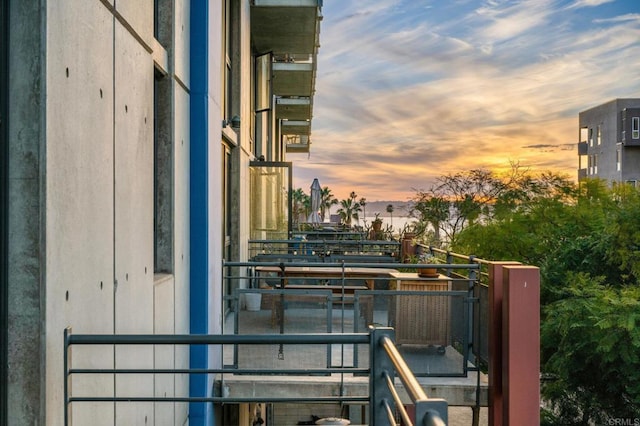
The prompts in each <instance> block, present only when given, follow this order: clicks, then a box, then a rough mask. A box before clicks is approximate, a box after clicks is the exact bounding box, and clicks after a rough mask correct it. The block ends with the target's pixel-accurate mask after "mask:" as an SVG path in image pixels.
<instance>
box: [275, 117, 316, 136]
mask: <svg viewBox="0 0 640 426" xmlns="http://www.w3.org/2000/svg"><path fill="white" fill-rule="evenodd" d="M310 133H311V122H310V121H302V120H299V121H298V120H296V121H293V120H289V121H283V122H282V134H283V135H309V134H310Z"/></svg>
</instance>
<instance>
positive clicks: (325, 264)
mask: <svg viewBox="0 0 640 426" xmlns="http://www.w3.org/2000/svg"><path fill="white" fill-rule="evenodd" d="M222 266H223V267H258V266H275V267H282V266H284V267H285V268H286V267H305V268H306V267H308V268H316V267H317V268H341V267H344V268H345V269H346V268H368V269H372V270H375V269H398V268H423V267H432V268H439V269H480V265H478V264H476V263H460V264H458V263H398V262H395V263H371V262H343V261H340V262H262V261H261V262H226V261H225V262H223V264H222Z"/></svg>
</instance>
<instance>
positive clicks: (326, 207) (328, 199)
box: [320, 186, 338, 222]
mask: <svg viewBox="0 0 640 426" xmlns="http://www.w3.org/2000/svg"><path fill="white" fill-rule="evenodd" d="M320 197H321V198H320V219H321V220H322V221H323V222H324V219H325V217H326V215H327V212H328V211H330V209H331V206H334V205H336V204H338V199H337V198H336V197H334V195H333V194H332V193H331V190H330V189H329V187H328V186H325V187H323V188H322V189H321V190H320Z"/></svg>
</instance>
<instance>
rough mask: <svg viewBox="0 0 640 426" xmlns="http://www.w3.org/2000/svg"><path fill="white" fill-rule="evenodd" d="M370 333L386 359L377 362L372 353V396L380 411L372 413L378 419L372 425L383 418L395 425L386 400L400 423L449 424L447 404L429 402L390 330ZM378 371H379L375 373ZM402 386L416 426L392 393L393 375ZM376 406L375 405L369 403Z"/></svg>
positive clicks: (437, 399)
mask: <svg viewBox="0 0 640 426" xmlns="http://www.w3.org/2000/svg"><path fill="white" fill-rule="evenodd" d="M372 333H373V334H374V335H377V336H379V337H377V338H376V341H377V343H378V345H379V346H380V347H381V348H382V350H383V353H384V354H385V355H386V357H379V356H378V358H376V355H377V353H376V352H373V361H374V362H373V365H374V366H373V369H374V371H373V373H372V377H373V379H372V383H373V385H372V388H373V391H372V392H371V393H372V394H375V396H376V397H378V398H380V399H381V404H380V405H381V407H380V409H379V412H376V411H375V410H372V411H373V413H374V414H375V415H377V417H376V418H375V420H374V424H376V422H378V421H382V419H383V418H386V419H387V420H389V421H390V423H391V424H395V422H394V421H393V418H392V414H393V411H392V410H391V405H390V404H389V400H390V399H391V400H393V401H394V403H395V407H396V410H397V411H398V413H399V414H400V416H401V417H402V421H403V423H405V424H407V425H409V426H413V425H414V424H415V425H424V426H431V425H435V426H438V425H446V422H447V421H448V407H447V402H446V401H445V400H444V399H440V398H429V397H428V396H427V394H426V393H425V391H424V390H423V389H422V387H421V386H420V383H418V380H417V379H416V377H415V376H414V374H413V372H412V371H411V369H410V368H409V366H408V365H407V363H406V362H405V360H404V358H403V357H402V355H401V354H400V352H399V351H398V349H397V348H396V346H395V344H394V342H393V340H392V337H393V334H394V331H393V329H391V328H376V329H372ZM378 370H382V371H380V372H378ZM394 371H395V373H396V374H397V376H398V378H399V379H400V381H401V382H402V384H403V385H404V388H405V390H406V392H407V395H408V396H409V399H410V400H411V402H412V403H413V404H414V406H415V423H414V422H413V421H412V420H411V418H410V416H409V414H408V413H407V410H406V408H405V406H404V404H403V403H402V400H401V398H400V395H399V394H398V392H397V390H396V389H395V384H394V380H393V376H392V374H393V372H394ZM372 403H374V404H375V402H372Z"/></svg>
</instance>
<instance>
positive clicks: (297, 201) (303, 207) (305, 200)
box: [291, 188, 311, 223]
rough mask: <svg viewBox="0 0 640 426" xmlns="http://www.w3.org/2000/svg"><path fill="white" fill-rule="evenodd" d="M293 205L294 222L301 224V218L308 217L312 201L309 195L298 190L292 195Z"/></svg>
mask: <svg viewBox="0 0 640 426" xmlns="http://www.w3.org/2000/svg"><path fill="white" fill-rule="evenodd" d="M291 199H292V200H291V201H292V203H291V205H292V207H291V208H292V210H293V211H292V212H291V213H292V214H293V221H294V222H295V223H300V217H301V216H303V215H304V217H305V218H306V217H307V216H308V211H309V209H310V208H311V199H310V198H309V196H308V195H307V194H305V193H304V191H303V190H302V188H297V189H295V190H294V191H293V192H292V193H291Z"/></svg>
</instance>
